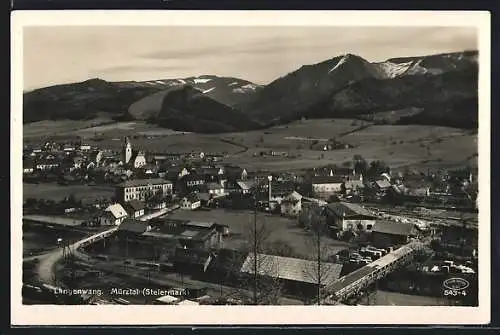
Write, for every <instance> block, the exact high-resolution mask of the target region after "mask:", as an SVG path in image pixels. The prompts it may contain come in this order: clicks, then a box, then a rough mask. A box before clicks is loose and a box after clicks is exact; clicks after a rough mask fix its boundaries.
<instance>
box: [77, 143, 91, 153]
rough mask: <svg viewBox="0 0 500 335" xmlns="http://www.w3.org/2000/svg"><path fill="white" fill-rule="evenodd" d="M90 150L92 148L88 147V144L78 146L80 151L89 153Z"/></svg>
mask: <svg viewBox="0 0 500 335" xmlns="http://www.w3.org/2000/svg"><path fill="white" fill-rule="evenodd" d="M90 149H92V147H91V146H90V144H82V145H80V150H81V151H90Z"/></svg>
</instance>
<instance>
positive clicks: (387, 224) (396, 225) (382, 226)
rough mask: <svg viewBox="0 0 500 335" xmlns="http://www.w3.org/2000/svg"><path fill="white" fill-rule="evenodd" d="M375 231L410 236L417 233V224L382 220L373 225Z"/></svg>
mask: <svg viewBox="0 0 500 335" xmlns="http://www.w3.org/2000/svg"><path fill="white" fill-rule="evenodd" d="M372 231H373V232H377V233H384V234H390V235H398V236H409V235H413V234H414V233H415V225H414V224H411V223H403V222H401V223H400V222H393V221H386V220H381V221H377V222H376V223H375V224H374V225H373V230H372Z"/></svg>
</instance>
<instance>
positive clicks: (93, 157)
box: [89, 150, 103, 166]
mask: <svg viewBox="0 0 500 335" xmlns="http://www.w3.org/2000/svg"><path fill="white" fill-rule="evenodd" d="M89 159H90V161H91V162H94V163H95V165H96V166H100V164H101V161H102V159H103V152H102V150H96V151H94V152H92V153H91V154H90V156H89Z"/></svg>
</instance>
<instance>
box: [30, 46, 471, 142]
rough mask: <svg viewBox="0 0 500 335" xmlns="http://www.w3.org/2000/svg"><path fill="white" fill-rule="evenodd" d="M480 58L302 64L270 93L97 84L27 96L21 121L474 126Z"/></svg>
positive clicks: (236, 86)
mask: <svg viewBox="0 0 500 335" xmlns="http://www.w3.org/2000/svg"><path fill="white" fill-rule="evenodd" d="M477 90H478V52H477V51H464V52H456V53H447V54H438V55H430V56H421V57H404V58H392V59H388V60H386V61H384V62H376V63H373V62H372V63H371V62H368V61H367V60H365V59H363V58H362V57H359V56H357V55H353V54H345V55H340V56H336V57H333V58H331V59H328V60H325V61H323V62H320V63H317V64H312V65H304V66H302V67H300V68H299V69H297V70H296V71H293V72H291V73H289V74H287V75H285V76H283V77H281V78H278V79H276V80H274V81H272V82H271V83H269V84H268V85H265V86H261V85H257V84H254V83H251V82H249V81H246V80H242V79H238V78H231V77H218V76H210V75H204V76H198V77H189V78H182V79H163V80H153V81H145V82H136V81H127V82H107V81H104V80H101V79H91V80H87V81H84V82H81V83H75V84H65V85H57V86H52V87H47V88H42V89H37V90H34V91H31V92H26V93H25V94H24V112H23V114H24V122H25V123H27V122H34V121H39V120H45V119H68V118H69V119H92V118H95V117H97V116H100V115H109V116H112V117H113V118H115V119H116V120H133V119H137V120H146V121H148V122H151V123H155V124H158V125H160V126H163V127H167V128H171V129H174V130H182V131H193V132H201V133H208V132H231V131H244V130H250V129H257V128H263V127H269V126H272V125H276V124H283V123H288V122H291V121H293V120H296V119H300V118H357V117H363V118H371V119H376V118H377V116H378V115H383V114H384V113H387V112H394V111H407V110H408V109H411V110H414V111H415V110H416V111H417V112H416V113H411V114H408V113H406V112H403V113H402V114H401V117H400V118H398V119H397V120H396V121H394V120H392V121H391V122H395V123H405V124H428V125H444V126H452V127H459V128H477V120H478V110H477V109H478V107H477V99H478V91H477Z"/></svg>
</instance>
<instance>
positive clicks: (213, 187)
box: [206, 183, 225, 197]
mask: <svg viewBox="0 0 500 335" xmlns="http://www.w3.org/2000/svg"><path fill="white" fill-rule="evenodd" d="M206 187H207V191H208V194H211V195H213V196H214V197H220V196H223V195H225V191H224V187H223V186H221V185H220V184H218V183H208V184H206Z"/></svg>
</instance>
